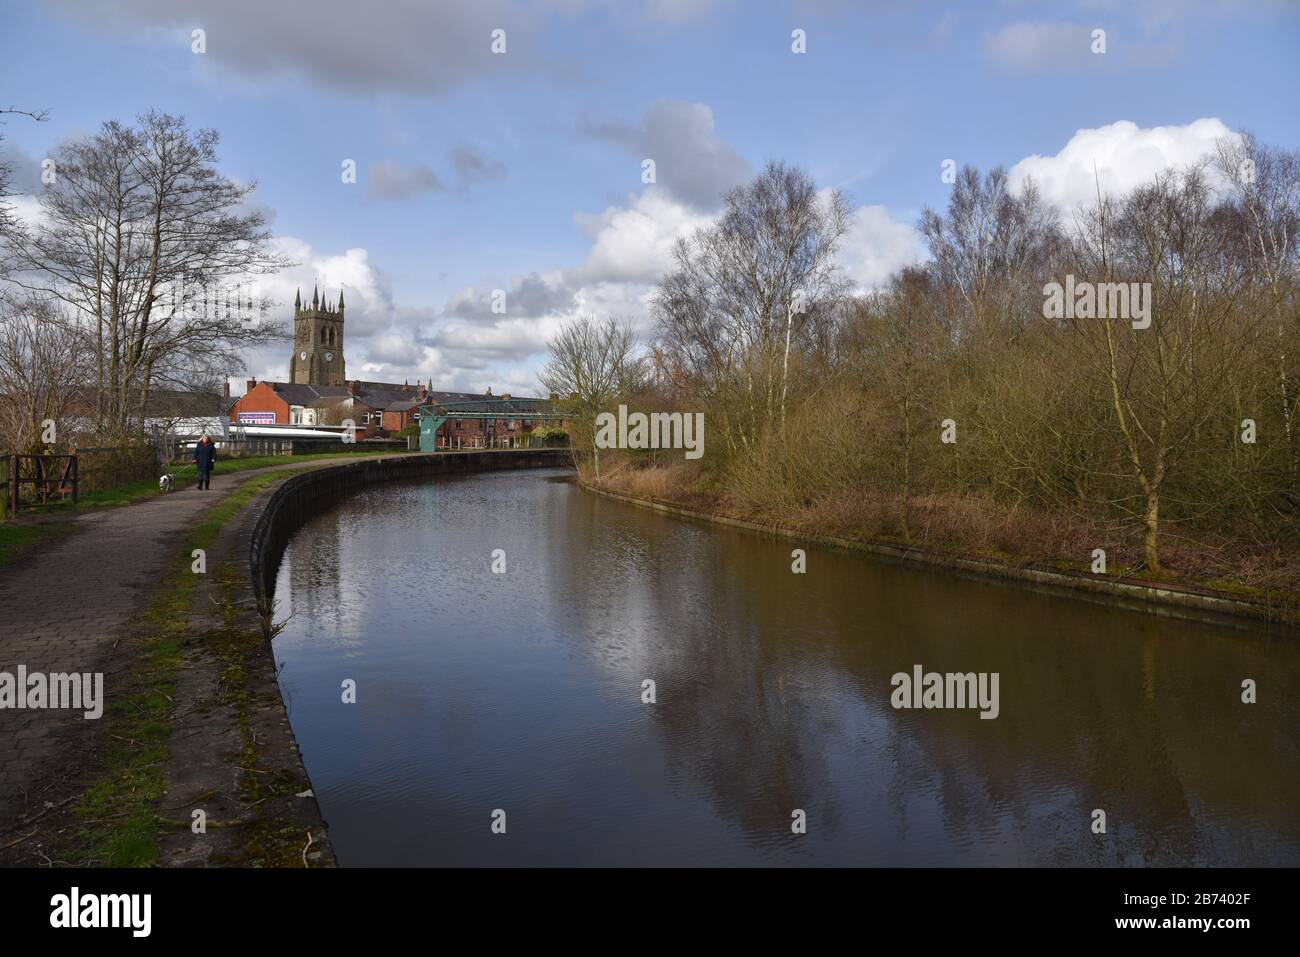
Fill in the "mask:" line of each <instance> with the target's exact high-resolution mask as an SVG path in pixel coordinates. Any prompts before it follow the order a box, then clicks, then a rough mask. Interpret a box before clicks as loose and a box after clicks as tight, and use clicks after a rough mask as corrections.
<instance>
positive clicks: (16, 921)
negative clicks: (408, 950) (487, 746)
mask: <svg viewBox="0 0 1300 957" xmlns="http://www.w3.org/2000/svg"><path fill="white" fill-rule="evenodd" d="M1293 883H1294V872H1292V871H1285V870H1093V871H1084V870H1054V869H1053V870H1048V869H1044V870H1010V869H1008V870H1001V869H999V870H925V869H905V870H884V869H875V870H870V869H863V870H692V871H680V870H619V871H597V870H558V871H556V870H552V871H542V870H457V871H448V870H432V869H430V870H364V869H338V870H325V871H320V872H317V873H306V872H303V871H290V870H283V871H250V870H181V871H158V870H149V871H126V870H29V871H22V870H9V871H0V895H2V896H0V900H3V902H4V903H3V906H0V913H3V915H4V918H5V922H4V926H5V937H6V941H7V942H9V943H16V942H17V941H20V940H25V939H30V938H32V937H49V938H50V939H55V938H58V937H64V938H65V939H66V938H69V935H72V934H76V935H77V941H78V943H79V944H85V943H88V942H90V941H91V940H92V939H97V940H99V941H102V942H104V943H109V942H112V943H115V944H127V945H128V946H130V945H132V944H135V943H144V942H147V941H151V942H159V943H165V944H186V943H190V944H193V943H201V944H203V945H205V946H206V945H219V944H222V943H232V944H234V943H239V944H244V945H248V944H251V943H255V944H258V945H261V944H264V943H267V942H273V943H279V942H281V941H284V942H286V943H293V942H296V943H307V942H311V941H314V942H315V943H316V944H317V945H322V944H323V945H326V946H328V947H330V948H333V947H334V946H336V945H338V944H340V943H347V942H349V941H354V940H355V941H357V942H358V943H367V944H370V945H372V946H373V945H374V944H376V943H383V942H385V941H387V940H390V939H391V940H392V941H394V942H399V941H406V940H410V939H411V935H412V934H413V933H420V932H422V931H430V930H442V929H454V930H457V931H459V932H462V933H467V934H469V935H471V939H473V938H478V939H481V940H482V941H483V942H485V943H488V942H490V943H493V944H500V943H502V942H505V941H507V940H510V939H511V938H514V937H515V936H516V935H519V939H520V940H521V942H524V941H527V942H529V943H532V944H539V943H545V942H546V940H547V939H548V938H557V939H562V940H563V941H564V942H566V943H568V942H572V941H574V940H575V939H578V940H581V939H583V938H585V937H587V936H588V935H589V934H591V935H599V934H602V933H604V932H605V931H608V930H615V931H618V930H619V928H620V927H621V928H623V930H622V931H621V932H620V933H630V934H632V935H633V937H632V939H636V938H638V937H641V936H642V935H645V939H646V940H647V941H650V940H656V939H657V940H658V943H659V945H660V946H672V945H673V943H672V942H673V939H674V938H673V937H671V936H667V937H665V936H662V935H665V934H670V935H671V934H676V933H678V932H680V931H682V930H683V929H684V928H685V927H686V926H695V927H700V928H701V929H702V930H706V931H707V930H709V929H713V928H716V930H717V932H719V933H725V934H726V935H728V936H731V937H733V938H740V939H744V938H745V937H747V936H749V935H750V934H752V935H753V936H754V937H755V939H756V940H757V941H759V942H761V943H763V944H765V945H771V944H776V943H778V942H782V943H783V942H784V940H785V938H786V936H787V934H788V935H789V938H790V940H791V942H792V943H797V942H798V939H799V938H800V936H801V935H807V934H808V932H809V931H814V932H831V931H835V932H844V933H850V934H853V935H854V937H855V938H858V939H861V937H862V935H863V934H868V935H870V936H871V937H872V938H874V937H875V936H876V935H877V934H892V933H895V932H898V933H904V934H915V933H917V932H920V933H921V935H922V938H923V939H924V941H925V943H926V944H933V943H935V942H937V941H944V940H949V939H952V940H965V941H966V942H968V943H969V942H974V941H983V942H985V943H988V942H992V941H998V942H1018V941H1025V942H1031V943H1032V942H1039V943H1041V942H1045V938H1044V936H1043V935H1044V934H1050V935H1051V936H1050V937H1049V938H1046V940H1051V941H1055V942H1062V941H1073V940H1077V939H1091V938H1096V937H1105V938H1109V939H1115V940H1118V939H1122V938H1124V937H1130V938H1132V939H1133V940H1134V941H1135V942H1139V945H1141V944H1152V943H1155V944H1173V945H1174V946H1183V945H1184V944H1186V943H1189V942H1191V941H1193V940H1201V941H1213V942H1215V943H1216V944H1220V945H1227V946H1232V945H1234V944H1235V943H1237V942H1239V941H1241V942H1245V941H1258V940H1259V939H1261V935H1263V938H1264V939H1275V938H1280V935H1281V934H1282V933H1283V932H1284V929H1285V928H1287V927H1288V926H1293V925H1294V919H1295V918H1294V907H1293V901H1294V891H1293V890H1292V889H1291V887H1292V885H1293ZM604 939H605V941H606V945H608V944H611V943H614V942H615V941H616V940H617V938H608V937H607V938H604ZM805 943H806V941H805Z"/></svg>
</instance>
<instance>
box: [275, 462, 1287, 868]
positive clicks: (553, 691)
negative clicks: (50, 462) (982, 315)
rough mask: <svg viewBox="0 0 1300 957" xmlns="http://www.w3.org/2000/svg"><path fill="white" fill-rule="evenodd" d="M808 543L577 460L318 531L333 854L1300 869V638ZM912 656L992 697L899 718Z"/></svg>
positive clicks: (383, 489)
mask: <svg viewBox="0 0 1300 957" xmlns="http://www.w3.org/2000/svg"><path fill="white" fill-rule="evenodd" d="M795 545H797V543H792V542H788V541H773V540H768V539H765V538H761V537H758V536H755V535H752V534H749V533H745V532H741V531H736V530H731V529H727V528H720V527H713V526H709V525H705V524H700V523H695V522H690V521H685V520H681V519H677V518H673V517H669V516H664V515H659V514H657V513H653V512H649V511H646V510H644V509H639V508H636V507H633V506H629V505H625V504H622V503H618V502H613V501H610V500H607V499H603V498H600V497H597V496H594V495H591V494H588V493H585V492H583V491H581V490H580V489H578V488H577V487H576V486H575V485H574V484H573V483H572V482H571V481H570V480H569V479H568V476H567V474H566V473H562V472H558V471H534V472H497V473H491V472H489V473H483V474H478V475H470V476H456V477H446V478H439V479H435V480H431V481H425V482H420V483H409V484H394V485H383V486H377V487H374V488H371V489H367V490H365V491H362V492H360V493H358V494H356V495H354V496H352V497H350V498H348V499H347V500H345V501H344V502H342V503H341V504H340V505H339V506H338V507H336V508H334V509H333V510H331V511H328V512H326V513H324V514H321V515H319V516H317V517H315V518H314V519H312V520H311V521H309V522H308V523H307V524H306V525H305V526H304V527H303V528H302V529H301V530H300V531H299V532H298V533H297V534H296V535H295V536H294V537H293V540H292V541H291V542H290V544H289V548H288V550H287V552H286V554H285V556H284V561H283V564H282V566H281V569H280V573H279V580H278V584H277V589H276V595H277V597H278V598H279V600H280V614H281V615H285V614H291V616H292V617H290V618H289V621H288V625H287V627H286V628H285V629H284V631H283V632H282V634H281V635H280V636H279V637H278V638H277V639H276V642H275V654H276V659H277V662H278V663H282V665H283V671H282V672H281V676H280V681H281V686H282V689H283V693H284V695H285V700H286V702H287V704H288V707H289V710H290V720H291V721H292V724H293V728H294V732H295V733H296V735H297V738H298V742H299V744H300V745H301V748H302V752H303V757H304V759H305V761H306V765H307V770H308V772H309V773H310V775H311V779H312V783H313V785H314V787H315V790H316V795H317V797H318V798H319V800H320V804H321V807H322V810H323V812H324V815H325V818H326V819H327V821H328V822H329V825H330V835H331V837H332V839H333V841H334V845H335V849H336V851H337V853H338V857H339V861H340V863H341V864H342V865H344V866H348V865H430V866H436V865H567V864H576V865H693V864H695V865H770V864H820V865H1180V864H1204V865H1283V864H1286V865H1295V864H1297V863H1300V749H1298V745H1297V734H1296V730H1297V726H1298V725H1297V717H1298V715H1297V710H1298V706H1297V697H1296V695H1295V689H1296V688H1297V686H1300V642H1297V641H1296V640H1295V639H1294V638H1285V637H1270V636H1268V635H1267V634H1264V633H1262V632H1260V631H1252V630H1242V629H1237V628H1231V627H1226V626H1222V625H1214V624H1206V623H1200V622H1192V621H1186V620H1179V619H1174V618H1169V617H1162V616H1157V615H1153V614H1145V613H1140V612H1132V611H1126V610H1122V609H1118V608H1114V607H1110V606H1107V605H1104V604H1096V603H1092V602H1089V601H1085V600H1082V599H1076V598H1071V597H1060V596H1056V595H1048V594H1042V593H1037V592H1034V591H1030V590H1027V589H1025V588H1023V587H1020V586H1017V585H1010V584H999V583H991V582H988V581H981V580H975V579H969V578H963V577H959V576H956V575H953V574H950V573H946V572H941V571H929V570H916V569H913V568H905V567H899V566H894V565H891V564H887V563H881V562H877V561H873V560H869V559H865V558H862V557H858V556H854V555H848V554H840V553H836V552H832V551H827V550H821V549H816V548H809V549H808V553H807V571H806V573H805V574H794V573H792V571H791V562H792V559H791V549H792V548H793V547H795ZM496 549H500V550H501V551H502V552H503V553H504V561H505V570H504V572H503V573H494V572H493V570H492V567H493V562H494V556H493V552H494V550H496ZM499 558H500V556H498V566H499ZM917 665H920V666H921V667H922V669H923V670H924V672H931V671H934V672H940V673H947V672H961V673H966V672H976V673H979V672H986V673H989V674H992V673H997V675H998V676H999V678H998V709H997V710H998V714H997V717H996V718H992V719H982V718H981V717H980V711H979V709H978V708H969V707H967V708H912V709H895V708H894V707H893V706H892V704H891V695H893V694H894V691H895V686H894V684H893V682H892V680H891V679H892V676H893V675H894V674H896V673H904V674H908V675H910V674H912V672H913V670H914V668H915V666H917ZM349 679H350V680H352V681H355V683H356V702H355V703H354V704H346V703H344V702H343V700H342V698H343V691H342V686H343V683H344V682H345V681H347V680H349ZM1245 679H1253V680H1254V681H1255V682H1257V686H1258V703H1256V704H1243V703H1242V700H1241V696H1242V682H1243V680H1245ZM646 681H653V682H654V685H653V696H654V701H653V703H647V702H645V701H643V698H644V697H647V696H648V695H647V691H646V690H645V689H646V685H645V684H644V683H645V682H646ZM1097 810H1100V811H1104V813H1105V828H1106V833H1104V834H1097V833H1094V832H1093V828H1094V826H1095V824H1094V822H1095V821H1097V820H1099V819H1098V818H1097V817H1096V815H1095V811H1097ZM497 811H503V812H504V825H505V833H504V834H500V833H494V831H493V823H494V820H495V821H497V822H498V824H499V822H501V820H502V816H501V815H500V814H496V815H494V812H497ZM798 812H802V819H803V820H805V821H806V832H805V833H795V829H796V825H797V823H798V821H799V820H800V819H801V816H800V815H799V814H798Z"/></svg>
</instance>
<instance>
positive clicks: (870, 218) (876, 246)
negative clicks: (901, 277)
mask: <svg viewBox="0 0 1300 957" xmlns="http://www.w3.org/2000/svg"><path fill="white" fill-rule="evenodd" d="M924 257H925V253H924V251H923V249H922V247H921V242H920V236H919V235H918V234H917V232H916V230H915V229H914V228H913V227H912V226H910V225H909V224H907V223H900V222H899V221H898V220H896V219H894V218H893V217H892V216H890V215H889V210H887V209H885V207H884V206H860V207H858V208H857V209H856V210H854V211H853V216H852V220H851V222H850V226H849V232H848V234H847V235H846V236H845V237H844V244H843V245H842V246H841V247H840V251H839V256H838V259H839V263H840V265H841V266H842V267H843V269H844V272H845V273H846V274H847V275H848V277H849V278H850V279H852V280H853V282H854V284H855V285H857V287H858V288H859V289H863V290H866V289H873V288H876V287H878V286H882V285H884V283H885V281H886V280H887V279H888V278H889V277H890V275H891V274H892V273H894V272H896V271H898V270H899V269H902V268H903V267H904V266H910V265H912V264H913V263H916V262H919V261H920V260H921V259H923V258H924Z"/></svg>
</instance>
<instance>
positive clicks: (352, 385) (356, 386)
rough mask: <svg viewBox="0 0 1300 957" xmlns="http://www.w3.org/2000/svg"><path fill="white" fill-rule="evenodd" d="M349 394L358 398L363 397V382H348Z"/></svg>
mask: <svg viewBox="0 0 1300 957" xmlns="http://www.w3.org/2000/svg"><path fill="white" fill-rule="evenodd" d="M348 394H349V395H356V396H359V395H361V381H360V380H359V379H349V380H348Z"/></svg>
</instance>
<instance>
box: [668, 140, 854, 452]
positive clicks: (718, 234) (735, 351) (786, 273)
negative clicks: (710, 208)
mask: <svg viewBox="0 0 1300 957" xmlns="http://www.w3.org/2000/svg"><path fill="white" fill-rule="evenodd" d="M848 223H849V215H848V205H847V203H846V202H845V200H844V197H843V196H842V195H840V193H839V192H838V191H831V192H829V193H827V194H825V195H819V194H818V191H817V186H816V183H814V182H813V179H812V177H810V176H809V175H808V174H807V173H805V172H804V171H803V170H801V169H798V168H797V167H793V166H786V165H785V164H784V163H779V162H770V163H768V165H767V167H766V168H765V169H764V170H763V172H762V173H761V174H760V175H759V176H758V178H757V179H755V180H754V181H753V182H752V183H749V184H747V185H744V186H740V187H737V188H736V189H734V190H732V191H731V192H730V193H728V194H727V197H726V209H725V210H724V212H723V214H722V217H721V218H720V219H719V220H718V222H717V223H716V224H715V225H714V226H712V227H709V228H707V229H702V230H699V231H698V232H696V233H695V235H694V236H692V237H691V238H690V239H689V240H685V239H683V240H680V241H679V242H678V243H677V246H676V248H675V250H674V261H675V264H674V269H673V270H672V271H671V272H670V273H669V274H668V275H667V276H665V277H664V279H663V280H662V281H661V282H660V284H659V287H658V290H657V293H656V296H655V300H654V304H653V311H654V315H655V319H656V322H657V348H658V350H659V352H660V354H661V355H662V356H663V357H664V359H665V361H666V368H668V369H672V370H676V372H677V373H678V374H681V375H685V376H688V377H690V385H692V386H694V387H695V389H696V390H697V391H703V392H705V393H707V394H710V397H711V398H712V399H713V404H714V405H715V408H716V411H718V412H720V414H721V418H722V421H723V424H724V432H725V435H726V436H727V441H728V443H729V444H735V443H737V442H739V443H740V444H748V443H752V442H753V441H754V440H755V439H756V438H757V437H758V435H759V433H760V432H761V431H762V430H763V429H764V428H766V427H767V426H769V425H771V424H773V423H777V422H782V421H784V417H785V406H786V402H787V400H788V397H789V383H790V377H791V367H790V363H791V357H792V353H793V355H794V356H795V357H796V359H798V358H799V357H800V356H803V355H804V354H806V353H807V352H810V351H811V350H812V347H813V345H814V344H817V343H822V342H824V341H825V339H826V338H827V336H826V330H827V328H828V327H830V326H831V325H832V324H833V322H834V317H835V310H836V308H837V306H838V304H839V302H840V299H841V297H842V296H843V295H844V293H845V291H846V290H847V288H848V281H847V280H846V279H845V277H844V276H843V275H842V274H841V273H840V272H839V271H838V270H837V268H836V264H835V252H836V250H837V249H838V247H839V244H840V241H841V240H842V239H843V236H844V234H845V232H847V230H848ZM680 384H682V385H685V384H686V383H680ZM733 384H738V385H739V390H740V391H739V394H738V395H736V394H733V393H732V391H731V388H732V385H733Z"/></svg>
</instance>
